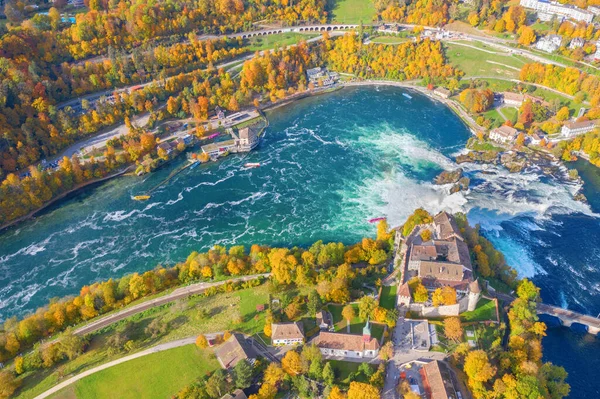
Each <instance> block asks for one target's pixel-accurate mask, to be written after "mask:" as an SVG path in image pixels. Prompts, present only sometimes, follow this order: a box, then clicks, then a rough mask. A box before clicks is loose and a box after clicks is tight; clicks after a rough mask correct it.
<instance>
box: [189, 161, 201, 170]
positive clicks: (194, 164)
mask: <svg viewBox="0 0 600 399" xmlns="http://www.w3.org/2000/svg"><path fill="white" fill-rule="evenodd" d="M198 165H200V161H198V160H195V161H194V162H192V164H191V165H190V169H194V168H195V167H196V166H198Z"/></svg>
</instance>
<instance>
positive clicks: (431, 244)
mask: <svg viewBox="0 0 600 399" xmlns="http://www.w3.org/2000/svg"><path fill="white" fill-rule="evenodd" d="M397 234H399V232H398V233H397ZM399 253H400V256H402V263H401V271H402V275H401V278H400V282H399V288H398V306H403V307H405V308H406V309H407V310H411V311H414V312H417V313H419V314H420V315H422V316H441V315H443V316H450V315H458V314H459V313H462V312H465V311H471V310H474V309H475V308H476V307H477V302H478V301H479V298H480V297H481V288H480V286H479V283H478V281H477V280H475V279H474V276H473V266H472V265H471V257H470V255H469V248H468V246H467V244H466V243H465V240H464V238H463V236H462V235H461V233H460V230H459V228H458V225H457V224H456V220H455V219H454V216H452V215H450V214H448V213H447V212H440V213H438V214H437V215H435V216H434V218H433V223H431V224H425V225H418V226H415V228H414V229H413V231H412V232H411V233H410V234H409V235H408V237H406V238H405V239H404V240H403V242H402V244H401V247H400V250H399ZM414 277H418V278H419V279H420V280H421V283H422V284H423V285H424V286H425V288H427V290H428V291H429V292H432V291H435V290H436V289H437V288H440V287H445V286H450V287H452V288H454V289H455V290H456V296H457V298H456V300H457V303H456V304H453V305H444V306H433V305H432V304H430V303H429V301H427V302H425V303H414V302H413V301H412V295H411V290H410V287H409V284H408V282H409V281H410V280H411V279H413V278H414Z"/></svg>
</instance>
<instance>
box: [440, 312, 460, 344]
mask: <svg viewBox="0 0 600 399" xmlns="http://www.w3.org/2000/svg"><path fill="white" fill-rule="evenodd" d="M444 335H445V336H446V337H448V338H449V339H451V340H453V341H455V342H459V341H460V340H462V336H463V329H462V324H461V322H460V317H446V318H445V319H444Z"/></svg>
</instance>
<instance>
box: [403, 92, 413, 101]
mask: <svg viewBox="0 0 600 399" xmlns="http://www.w3.org/2000/svg"><path fill="white" fill-rule="evenodd" d="M402 95H403V96H404V97H406V98H408V99H409V100H410V99H412V96H411V95H410V94H408V93H402Z"/></svg>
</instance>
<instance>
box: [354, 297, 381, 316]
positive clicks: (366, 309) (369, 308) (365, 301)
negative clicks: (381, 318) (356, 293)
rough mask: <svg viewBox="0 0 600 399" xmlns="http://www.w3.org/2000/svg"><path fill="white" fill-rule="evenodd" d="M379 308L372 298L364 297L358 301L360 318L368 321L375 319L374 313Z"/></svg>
mask: <svg viewBox="0 0 600 399" xmlns="http://www.w3.org/2000/svg"><path fill="white" fill-rule="evenodd" d="M375 308H377V301H376V300H375V298H373V297H370V296H363V297H362V298H360V299H359V300H358V316H359V317H360V318H361V319H363V320H366V319H367V318H368V317H371V318H372V317H373V311H374V310H375Z"/></svg>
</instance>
